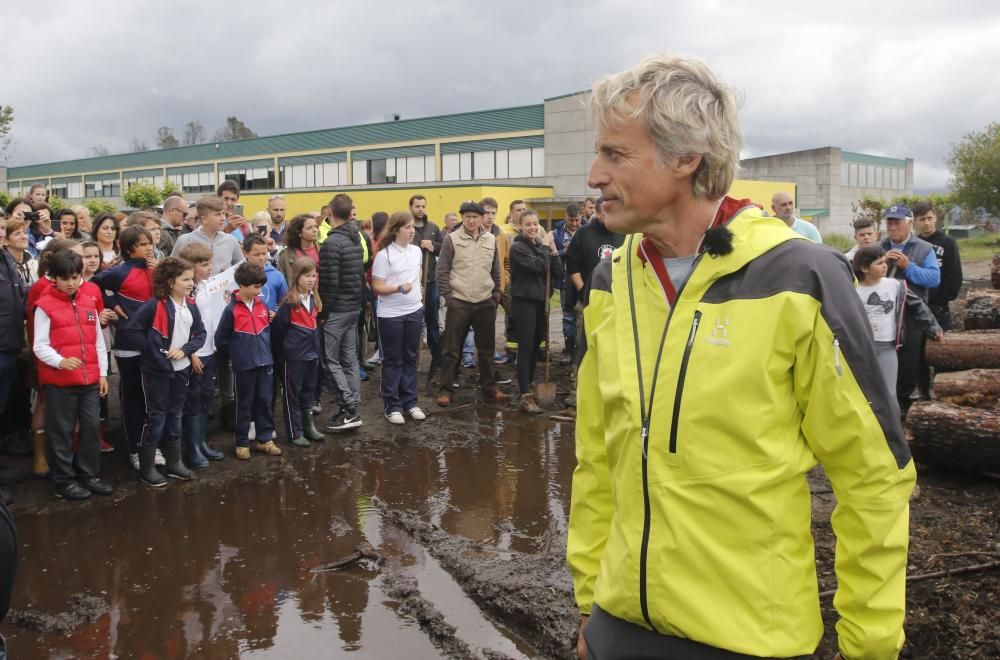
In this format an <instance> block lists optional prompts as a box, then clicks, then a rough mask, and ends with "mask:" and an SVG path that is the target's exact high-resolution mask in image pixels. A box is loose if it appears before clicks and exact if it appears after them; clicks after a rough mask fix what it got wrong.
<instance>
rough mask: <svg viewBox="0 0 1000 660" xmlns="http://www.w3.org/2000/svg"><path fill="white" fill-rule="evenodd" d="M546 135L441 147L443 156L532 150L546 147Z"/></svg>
mask: <svg viewBox="0 0 1000 660" xmlns="http://www.w3.org/2000/svg"><path fill="white" fill-rule="evenodd" d="M544 146H545V136H544V135H529V136H527V137H517V138H499V139H496V140H470V141H468V142H448V143H445V144H442V145H441V153H442V154H462V153H468V152H472V151H497V150H503V149H531V148H532V147H544Z"/></svg>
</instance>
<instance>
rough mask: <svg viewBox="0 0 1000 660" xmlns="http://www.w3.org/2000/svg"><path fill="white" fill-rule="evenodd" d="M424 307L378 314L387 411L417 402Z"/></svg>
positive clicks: (402, 408)
mask: <svg viewBox="0 0 1000 660" xmlns="http://www.w3.org/2000/svg"><path fill="white" fill-rule="evenodd" d="M423 318H424V311H423V310H421V309H418V310H416V311H415V312H412V313H410V314H405V315H403V316H392V317H387V318H379V320H378V333H379V336H380V337H381V338H382V402H383V403H384V404H385V411H386V412H387V413H391V412H403V411H404V410H409V409H410V408H412V407H414V406H415V405H417V347H418V346H419V345H420V328H421V324H422V323H423Z"/></svg>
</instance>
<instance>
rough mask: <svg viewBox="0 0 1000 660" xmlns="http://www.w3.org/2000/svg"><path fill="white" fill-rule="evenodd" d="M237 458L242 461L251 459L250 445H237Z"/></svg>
mask: <svg viewBox="0 0 1000 660" xmlns="http://www.w3.org/2000/svg"><path fill="white" fill-rule="evenodd" d="M236 458H238V459H240V460H241V461H248V460H250V448H249V447H237V448H236Z"/></svg>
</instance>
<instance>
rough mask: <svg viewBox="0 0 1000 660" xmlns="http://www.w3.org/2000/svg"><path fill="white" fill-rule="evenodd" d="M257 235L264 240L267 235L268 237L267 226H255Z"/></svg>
mask: <svg viewBox="0 0 1000 660" xmlns="http://www.w3.org/2000/svg"><path fill="white" fill-rule="evenodd" d="M257 233H258V234H260V235H261V236H263V237H264V238H267V235H268V231H267V225H258V226H257Z"/></svg>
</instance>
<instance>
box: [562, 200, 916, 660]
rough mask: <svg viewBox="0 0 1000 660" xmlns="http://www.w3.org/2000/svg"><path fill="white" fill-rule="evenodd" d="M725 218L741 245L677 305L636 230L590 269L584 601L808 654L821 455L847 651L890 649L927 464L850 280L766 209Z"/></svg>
mask: <svg viewBox="0 0 1000 660" xmlns="http://www.w3.org/2000/svg"><path fill="white" fill-rule="evenodd" d="M727 201H731V200H727ZM727 227H728V229H729V230H730V231H731V233H732V248H733V249H732V251H731V252H729V253H728V254H725V255H721V254H718V252H720V251H717V254H716V255H714V256H713V255H712V254H708V253H704V254H702V255H701V256H700V257H699V258H698V260H697V261H696V262H695V265H694V269H693V271H692V273H691V275H690V277H689V279H688V281H687V283H686V284H685V286H684V287H683V288H682V290H681V291H680V294H679V296H678V298H677V300H676V303H675V305H674V308H673V309H670V308H669V306H668V303H667V299H666V296H665V295H664V289H663V288H662V286H661V284H660V280H659V279H658V278H657V276H656V274H655V273H654V272H653V268H651V267H650V266H649V265H648V264H645V263H644V262H643V260H642V259H640V258H638V256H637V254H636V251H637V248H638V246H639V244H640V241H641V237H640V236H630V237H628V238H627V239H626V241H625V244H624V245H623V246H622V247H620V248H618V249H617V250H615V252H614V255H613V256H612V258H611V260H610V261H605V262H603V263H601V265H600V266H598V268H597V269H596V270H595V272H594V274H593V276H592V279H591V289H590V298H589V303H588V305H587V307H586V308H585V309H584V313H583V316H584V324H585V327H586V342H587V345H586V352H585V354H584V357H583V361H582V364H581V366H580V371H579V379H578V404H577V406H578V407H577V410H578V417H577V425H576V455H577V463H578V464H577V468H576V471H575V472H574V475H573V491H572V503H571V509H570V523H569V541H568V549H567V558H568V561H569V565H570V568H571V570H572V573H573V579H574V586H575V592H576V599H577V603H578V605H579V607H580V610H581V612H583V613H585V614H586V613H589V612H590V610H591V607H592V605H593V604H594V603H597V604H598V605H599V606H600V607H601V609H602V610H604V611H605V612H607V613H608V614H611V615H612V616H615V617H618V618H620V619H624V620H627V621H630V622H633V623H636V624H639V625H642V626H644V627H646V628H650V629H653V630H656V631H658V632H659V633H661V634H666V635H674V636H678V637H685V638H689V639H693V640H695V641H698V642H701V643H704V644H709V645H711V646H714V647H718V648H723V649H728V650H730V651H734V652H738V653H744V654H750V655H757V656H765V657H787V656H795V655H803V654H811V653H813V652H814V651H815V649H816V647H817V645H818V644H819V640H820V638H821V636H822V634H823V623H822V620H821V618H820V608H819V598H818V588H817V580H816V567H815V558H814V549H813V539H812V536H811V534H810V492H809V487H808V485H807V483H806V478H805V475H806V473H807V472H808V471H809V470H810V469H811V468H812V467H813V466H815V465H816V463H817V462H819V463H820V464H822V466H823V468H824V469H825V471H826V474H827V475H828V476H829V478H830V482H831V484H832V485H833V489H834V492H835V494H836V499H837V506H836V509H835V510H834V512H833V517H832V524H833V529H834V531H835V533H836V535H837V548H836V573H837V580H838V585H839V589H838V591H837V595H836V597H835V598H834V604H835V606H836V608H837V611H838V612H839V614H840V617H841V619H840V621H839V623H838V624H837V632H838V636H839V645H840V649H841V653H842V654H843V656H844V657H845V658H846V659H849V660H859V659H861V658H895V657H897V654H898V652H899V649H900V648H901V646H902V644H903V616H904V607H905V574H906V553H907V542H908V528H909V519H908V518H909V508H908V501H909V495H910V491H911V490H912V488H913V485H914V483H915V479H916V473H915V470H914V467H913V462H912V461H911V460H910V455H909V449H908V447H907V444H906V441H905V439H904V436H903V431H902V428H901V425H900V421H899V408H898V405H897V404H896V401H895V397H894V393H891V392H888V391H887V388H886V387H885V385H884V382H883V380H882V378H881V376H880V374H879V370H878V365H877V362H876V358H875V351H874V347H873V343H872V334H871V330H870V328H869V326H868V321H867V318H866V316H865V312H864V310H863V308H862V306H861V304H860V301H859V300H858V297H857V294H856V293H855V292H854V287H853V274H852V273H851V269H850V267H849V265H848V263H847V261H846V260H845V259H844V257H843V256H842V255H840V254H839V253H837V252H835V251H834V250H832V249H830V248H828V247H824V246H822V245H816V244H813V243H812V242H810V241H808V240H805V239H802V238H801V237H800V236H798V235H797V234H795V233H794V232H792V231H791V230H790V229H789V228H788V227H787V226H786V225H785V224H784V223H783V222H781V221H780V220H778V219H774V218H767V217H764V216H762V214H761V213H760V212H759V210H758V209H757V208H756V207H752V206H749V207H744V208H742V209H741V210H739V211H737V212H736V213H735V214H734V217H733V218H732V219H731V220H730V221H729V222H728V225H727ZM715 231H718V230H715ZM630 278H631V286H630ZM630 289H631V292H630ZM661 342H662V358H661V360H660V361H659V364H658V365H657V359H656V358H657V353H658V349H659V348H660V345H661ZM637 347H638V350H637ZM637 353H638V355H640V356H641V358H640V359H639V360H637ZM654 376H655V391H654ZM640 383H641V385H640ZM650 400H652V404H651V405H650ZM646 413H648V419H649V421H648V434H647V436H646V438H643V432H642V429H643V423H642V420H643V419H644V418H645V415H646Z"/></svg>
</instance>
